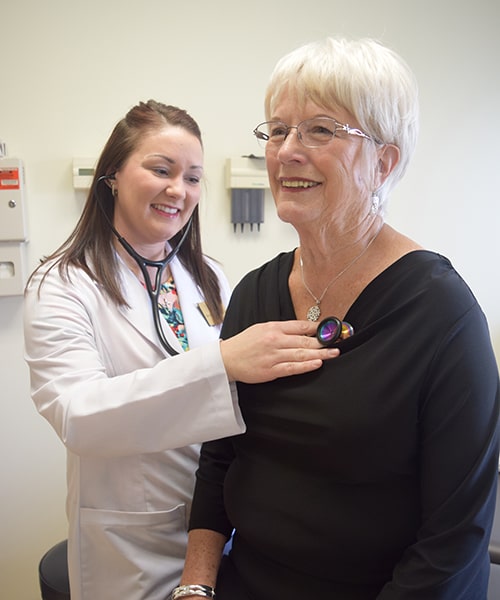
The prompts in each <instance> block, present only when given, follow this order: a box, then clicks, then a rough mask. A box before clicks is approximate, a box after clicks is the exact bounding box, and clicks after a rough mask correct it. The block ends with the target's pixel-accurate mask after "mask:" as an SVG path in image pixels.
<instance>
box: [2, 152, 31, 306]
mask: <svg viewBox="0 0 500 600" xmlns="http://www.w3.org/2000/svg"><path fill="white" fill-rule="evenodd" d="M27 240H28V219H27V207H26V190H25V181H24V165H23V162H22V161H21V160H19V159H18V158H7V157H2V158H0V296H17V295H21V294H22V293H23V291H24V285H25V282H26V276H25V250H26V242H27Z"/></svg>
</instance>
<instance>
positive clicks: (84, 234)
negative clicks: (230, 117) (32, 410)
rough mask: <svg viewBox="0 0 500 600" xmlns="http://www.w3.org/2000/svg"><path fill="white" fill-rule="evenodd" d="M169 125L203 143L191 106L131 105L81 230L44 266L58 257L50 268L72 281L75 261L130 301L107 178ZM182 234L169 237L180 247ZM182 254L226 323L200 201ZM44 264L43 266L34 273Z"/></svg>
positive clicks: (120, 302) (113, 294)
mask: <svg viewBox="0 0 500 600" xmlns="http://www.w3.org/2000/svg"><path fill="white" fill-rule="evenodd" d="M165 125H174V126H177V127H182V128H183V129H185V130H186V131H188V132H189V133H191V134H192V135H194V136H195V137H196V138H197V139H198V140H199V142H200V144H201V145H202V146H203V142H202V139H201V131H200V128H199V126H198V124H197V123H196V121H195V120H194V119H193V118H192V117H191V116H190V115H189V114H188V113H187V112H186V111H185V110H182V109H180V108H177V107H176V106H167V105H165V104H162V103H161V102H156V101H155V100H148V102H140V103H139V104H137V105H136V106H134V107H133V108H131V109H130V111H129V112H128V113H127V114H126V116H125V117H124V118H123V119H121V120H120V121H119V122H118V123H117V124H116V126H115V128H114V129H113V131H112V132H111V135H110V137H109V139H108V141H107V143H106V145H105V146H104V149H103V151H102V153H101V156H100V158H99V160H98V162H97V166H96V169H95V174H94V179H93V181H92V185H91V187H90V190H89V194H88V196H87V200H86V202H85V206H84V208H83V211H82V214H81V216H80V218H79V220H78V222H77V224H76V226H75V229H74V230H73V232H72V233H71V235H70V236H69V237H68V239H67V240H66V241H65V242H64V243H63V244H62V245H61V246H60V247H59V248H58V249H57V250H55V251H54V252H53V253H52V254H51V255H50V256H48V257H46V258H44V260H43V261H42V265H43V264H44V263H45V262H47V261H50V260H54V261H55V263H54V265H52V266H51V267H50V268H53V267H54V266H55V265H56V264H57V266H58V269H59V273H60V275H61V277H63V278H64V279H66V280H68V279H69V267H70V266H75V267H78V268H80V269H83V270H84V271H85V272H86V273H87V274H88V275H89V276H90V277H91V278H92V279H94V280H95V281H96V282H97V283H99V284H100V285H101V286H102V289H103V290H104V291H105V292H106V293H107V294H108V296H109V297H110V299H111V300H112V301H113V302H114V303H115V304H116V305H117V306H126V305H127V302H126V300H125V298H124V296H123V293H122V290H121V286H120V278H119V274H118V261H117V257H116V252H115V248H114V244H113V238H114V233H113V231H112V230H111V228H110V226H109V222H108V220H109V221H111V222H113V214H114V198H113V194H112V191H111V189H110V187H109V186H108V185H107V184H106V183H105V182H104V181H103V179H102V178H103V176H107V175H112V174H113V173H115V172H116V171H118V170H119V169H120V168H121V167H122V166H123V164H124V163H125V161H126V160H127V159H128V158H129V156H130V155H131V154H132V153H133V152H134V151H135V149H136V147H137V146H138V144H139V142H140V141H141V139H142V138H143V136H144V135H147V134H149V133H152V132H154V131H157V130H159V129H163V128H164V127H165ZM182 233H183V230H181V231H180V232H178V233H177V234H176V235H175V236H174V237H173V238H172V239H171V240H169V241H170V242H171V244H172V246H176V244H177V242H178V240H179V239H180V237H181V236H182ZM178 257H179V259H180V261H181V262H182V263H183V265H184V266H185V267H186V268H187V269H188V270H189V272H190V273H191V275H192V277H193V279H194V281H195V283H196V284H197V285H198V286H199V287H200V289H201V291H202V293H203V295H204V297H205V302H206V304H207V306H208V309H209V310H210V313H211V315H212V317H213V319H214V321H215V322H216V323H220V322H221V321H222V318H223V315H224V308H223V306H222V300H221V292H220V286H219V282H218V279H217V276H216V274H215V273H214V271H213V270H212V269H211V267H210V266H209V265H208V264H207V262H206V261H205V259H204V257H203V253H202V248H201V234H200V218H199V210H198V206H196V208H195V209H194V211H193V215H192V224H191V227H190V230H189V232H188V234H187V236H186V239H185V240H184V242H183V244H182V246H181V248H180V250H179V253H178ZM42 265H39V267H38V268H37V269H36V270H35V271H34V273H36V271H37V270H38V269H39V268H40V267H41V266H42ZM34 273H33V274H34ZM46 274H47V273H45V275H44V277H45V276H46ZM31 277H33V275H32V276H31ZM30 279H31V278H30ZM28 283H29V282H28ZM42 283H43V278H42Z"/></svg>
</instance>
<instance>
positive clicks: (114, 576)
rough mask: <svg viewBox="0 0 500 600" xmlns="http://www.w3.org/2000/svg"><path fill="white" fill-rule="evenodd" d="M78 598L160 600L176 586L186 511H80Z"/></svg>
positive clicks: (180, 507)
mask: <svg viewBox="0 0 500 600" xmlns="http://www.w3.org/2000/svg"><path fill="white" fill-rule="evenodd" d="M80 523H81V547H80V551H81V570H82V582H83V583H82V586H83V588H84V589H83V590H82V598H84V599H85V600H87V599H88V600H90V599H92V600H96V598H99V600H108V599H109V600H112V599H113V600H116V598H134V600H139V599H142V598H147V599H148V600H156V599H157V598H158V600H164V599H165V597H166V596H167V594H168V593H169V591H170V590H171V589H172V588H173V587H175V586H176V585H177V584H178V581H179V578H180V575H181V571H182V567H183V563H184V555H185V550H186V543H187V531H186V507H185V506H184V505H183V504H180V505H178V506H176V507H175V508H173V509H171V510H168V511H156V512H125V511H115V510H97V509H89V508H83V509H81V511H80Z"/></svg>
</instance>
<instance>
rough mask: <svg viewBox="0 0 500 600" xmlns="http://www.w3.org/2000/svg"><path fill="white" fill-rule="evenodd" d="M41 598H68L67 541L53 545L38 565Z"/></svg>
mask: <svg viewBox="0 0 500 600" xmlns="http://www.w3.org/2000/svg"><path fill="white" fill-rule="evenodd" d="M38 576H39V579H40V591H41V592H42V600H70V594H69V578H68V541H67V540H64V541H62V542H59V543H58V544H56V545H55V546H53V547H52V548H51V549H50V550H48V551H47V552H46V553H45V554H44V555H43V557H42V560H41V561H40V564H39V565H38Z"/></svg>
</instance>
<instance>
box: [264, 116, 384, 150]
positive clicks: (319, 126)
mask: <svg viewBox="0 0 500 600" xmlns="http://www.w3.org/2000/svg"><path fill="white" fill-rule="evenodd" d="M291 129H296V130H297V137H298V138H299V140H300V142H301V143H302V145H304V146H306V148H318V147H319V146H325V145H326V144H329V143H330V142H331V141H332V140H333V138H334V137H335V134H336V133H337V131H345V133H347V134H349V135H357V136H359V137H362V138H365V139H367V140H373V138H372V137H370V136H369V135H367V134H366V133H364V132H363V131H361V129H355V128H353V127H349V125H347V124H344V123H339V122H338V121H336V120H335V119H332V118H330V117H315V118H314V119H306V120H305V121H301V122H300V123H299V124H298V125H287V124H286V123H283V121H265V122H264V123H260V125H257V127H256V128H255V129H254V130H253V134H254V135H255V137H256V138H257V140H258V141H259V144H260V145H261V146H265V145H266V144H273V145H274V146H280V145H281V144H282V143H283V142H284V141H285V140H286V138H287V137H288V134H289V133H290V130H291Z"/></svg>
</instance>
